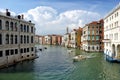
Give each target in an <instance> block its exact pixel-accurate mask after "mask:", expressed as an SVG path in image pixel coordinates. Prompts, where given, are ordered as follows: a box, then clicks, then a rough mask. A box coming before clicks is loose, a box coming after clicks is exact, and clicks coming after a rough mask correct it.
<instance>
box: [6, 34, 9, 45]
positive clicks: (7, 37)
mask: <svg viewBox="0 0 120 80" xmlns="http://www.w3.org/2000/svg"><path fill="white" fill-rule="evenodd" d="M6 44H9V35H8V34H7V35H6Z"/></svg>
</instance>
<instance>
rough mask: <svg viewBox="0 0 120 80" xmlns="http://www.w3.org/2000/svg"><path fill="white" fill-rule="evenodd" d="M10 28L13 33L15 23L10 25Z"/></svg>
mask: <svg viewBox="0 0 120 80" xmlns="http://www.w3.org/2000/svg"><path fill="white" fill-rule="evenodd" d="M10 28H11V31H13V29H14V28H13V22H11V23H10Z"/></svg>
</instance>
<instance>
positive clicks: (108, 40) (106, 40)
mask: <svg viewBox="0 0 120 80" xmlns="http://www.w3.org/2000/svg"><path fill="white" fill-rule="evenodd" d="M102 42H104V43H110V42H111V40H110V39H104V40H102Z"/></svg>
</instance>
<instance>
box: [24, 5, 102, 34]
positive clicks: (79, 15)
mask: <svg viewBox="0 0 120 80" xmlns="http://www.w3.org/2000/svg"><path fill="white" fill-rule="evenodd" d="M24 15H25V18H26V19H28V20H29V19H30V20H32V21H33V22H34V23H35V24H36V33H37V34H64V33H65V30H66V27H69V28H70V29H73V28H78V27H79V26H80V27H83V26H84V24H86V23H88V22H91V21H94V20H98V19H100V14H98V13H96V12H91V11H85V10H71V11H65V12H62V13H58V11H57V10H56V9H54V8H52V7H48V6H39V7H36V8H34V9H30V10H28V11H27V12H26V13H24Z"/></svg>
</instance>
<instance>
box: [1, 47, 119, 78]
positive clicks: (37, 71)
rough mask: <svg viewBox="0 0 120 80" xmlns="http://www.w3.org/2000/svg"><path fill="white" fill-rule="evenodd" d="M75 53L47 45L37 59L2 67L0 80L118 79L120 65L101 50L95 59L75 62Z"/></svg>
mask: <svg viewBox="0 0 120 80" xmlns="http://www.w3.org/2000/svg"><path fill="white" fill-rule="evenodd" d="M74 52H75V51H73V53H68V52H67V49H66V48H63V47H58V46H56V47H54V46H47V49H46V50H43V51H39V52H38V53H37V54H38V55H39V58H38V59H36V60H32V61H25V62H23V63H19V64H18V65H16V66H14V67H10V68H6V69H1V70H0V80H119V75H120V67H119V66H120V64H117V63H109V62H106V61H105V60H104V58H103V55H102V53H94V54H95V57H94V58H90V59H86V60H81V61H80V62H76V63H74V62H73V61H72V58H73V56H75V53H74ZM82 54H85V55H90V54H91V53H84V52H82ZM6 76H7V77H6Z"/></svg>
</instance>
